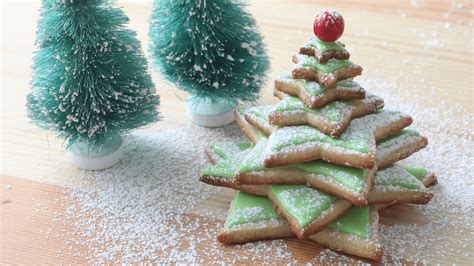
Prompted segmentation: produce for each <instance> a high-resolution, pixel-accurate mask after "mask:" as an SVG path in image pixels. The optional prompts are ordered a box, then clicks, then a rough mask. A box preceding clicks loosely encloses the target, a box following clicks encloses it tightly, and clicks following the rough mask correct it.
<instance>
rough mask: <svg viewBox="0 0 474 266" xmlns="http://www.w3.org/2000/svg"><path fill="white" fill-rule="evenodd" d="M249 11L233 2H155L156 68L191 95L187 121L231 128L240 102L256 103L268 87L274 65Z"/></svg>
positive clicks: (153, 44)
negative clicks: (261, 89)
mask: <svg viewBox="0 0 474 266" xmlns="http://www.w3.org/2000/svg"><path fill="white" fill-rule="evenodd" d="M244 8H245V3H242V2H238V1H230V0H177V1H173V0H155V1H154V7H153V12H152V16H151V25H150V32H149V36H150V39H151V43H150V47H149V48H150V53H151V55H152V57H153V59H154V66H155V67H156V68H157V69H158V70H159V71H160V72H161V73H162V74H163V75H164V76H165V78H166V79H168V80H169V81H171V82H173V83H175V84H176V85H177V86H178V87H179V88H180V89H182V90H184V91H187V92H189V93H190V95H191V97H190V100H189V101H188V115H190V118H191V120H193V122H195V123H197V124H200V125H204V126H218V125H222V124H226V123H230V122H231V121H232V120H233V115H232V113H231V112H230V113H229V112H228V111H229V110H230V111H231V109H233V108H234V107H235V105H236V104H237V103H238V102H239V101H255V100H256V99H257V97H258V94H259V91H260V88H261V86H262V85H263V83H264V82H265V75H266V72H267V70H268V68H269V59H268V56H267V54H266V50H265V45H264V43H263V41H262V36H261V34H260V33H259V32H258V31H257V28H256V23H255V20H254V19H253V18H252V16H251V15H250V14H248V13H247V12H246V11H245V10H244ZM226 113H227V116H226V115H225V114H226ZM202 115H204V117H202ZM201 118H204V119H206V118H208V119H207V121H206V120H202V119H201ZM209 118H210V119H209ZM229 119H230V121H229Z"/></svg>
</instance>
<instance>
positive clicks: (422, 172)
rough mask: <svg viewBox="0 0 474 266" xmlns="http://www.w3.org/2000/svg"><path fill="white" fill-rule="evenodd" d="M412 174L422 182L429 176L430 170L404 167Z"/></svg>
mask: <svg viewBox="0 0 474 266" xmlns="http://www.w3.org/2000/svg"><path fill="white" fill-rule="evenodd" d="M402 167H403V169H405V170H406V171H407V172H409V173H410V174H412V175H414V176H415V177H416V178H418V180H420V181H422V180H423V179H424V178H425V176H426V175H428V170H426V169H425V168H419V167H409V166H402Z"/></svg>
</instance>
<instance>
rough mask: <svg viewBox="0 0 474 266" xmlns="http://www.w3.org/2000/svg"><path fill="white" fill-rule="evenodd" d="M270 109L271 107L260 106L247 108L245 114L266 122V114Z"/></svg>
mask: <svg viewBox="0 0 474 266" xmlns="http://www.w3.org/2000/svg"><path fill="white" fill-rule="evenodd" d="M272 108H273V107H272V106H271V105H260V106H255V107H251V108H249V109H248V110H247V112H246V113H248V114H251V115H253V116H255V117H257V118H260V119H262V120H264V121H266V122H268V114H269V113H270V111H271V110H272Z"/></svg>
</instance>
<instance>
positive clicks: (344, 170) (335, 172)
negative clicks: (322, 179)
mask: <svg viewBox="0 0 474 266" xmlns="http://www.w3.org/2000/svg"><path fill="white" fill-rule="evenodd" d="M289 167H296V168H300V169H302V170H304V171H306V172H308V173H314V174H321V175H324V176H327V177H331V178H333V179H334V180H335V181H336V182H338V183H339V184H341V185H343V186H344V187H346V188H349V189H351V190H354V191H357V192H360V191H362V190H363V189H364V183H365V179H366V177H367V174H368V170H366V169H360V168H355V167H348V166H342V165H336V164H331V163H327V162H325V161H322V160H318V161H311V162H307V163H300V164H292V165H290V166H289Z"/></svg>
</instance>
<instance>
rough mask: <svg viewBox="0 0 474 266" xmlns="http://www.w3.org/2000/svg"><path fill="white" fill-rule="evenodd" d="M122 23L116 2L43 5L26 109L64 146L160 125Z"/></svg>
mask: <svg viewBox="0 0 474 266" xmlns="http://www.w3.org/2000/svg"><path fill="white" fill-rule="evenodd" d="M127 23H128V18H127V16H126V15H125V14H124V12H123V11H122V10H121V9H120V8H119V7H117V6H116V5H115V1H107V0H43V3H42V8H41V13H40V19H39V22H38V27H37V40H36V45H37V50H36V52H35V53H34V58H33V67H32V72H33V77H32V81H31V85H32V91H31V93H30V94H29V95H28V96H27V111H28V115H29V117H30V118H31V120H32V121H33V122H34V123H35V124H37V125H39V126H40V127H42V128H45V129H48V130H53V131H55V132H56V133H57V135H58V136H59V137H61V138H63V139H65V140H66V145H67V146H68V147H69V146H70V145H72V144H74V143H76V142H79V141H80V142H86V143H88V144H90V145H101V144H102V143H103V142H104V140H105V139H106V138H107V136H109V135H110V134H116V133H118V134H123V133H126V132H128V131H129V130H131V129H134V128H137V127H140V126H143V125H146V124H148V123H151V122H154V121H157V120H158V119H159V113H158V110H157V105H158V104H159V97H158V96H157V95H156V94H155V87H154V84H153V82H152V80H151V76H150V74H149V72H148V70H147V61H146V59H145V56H144V54H143V52H142V50H141V47H140V42H139V41H138V40H137V38H136V33H135V32H134V31H132V30H131V29H129V28H127Z"/></svg>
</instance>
